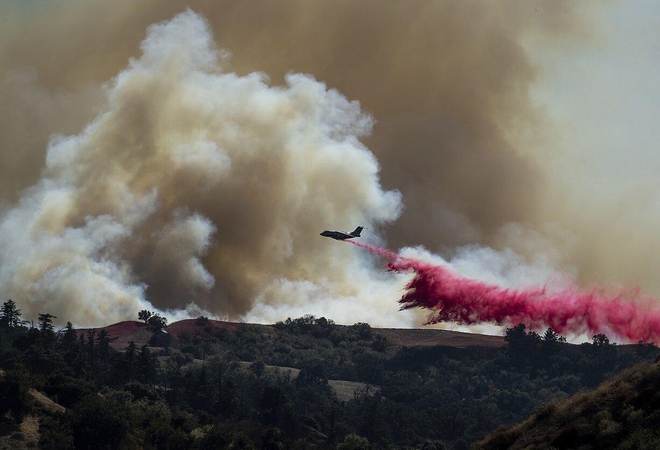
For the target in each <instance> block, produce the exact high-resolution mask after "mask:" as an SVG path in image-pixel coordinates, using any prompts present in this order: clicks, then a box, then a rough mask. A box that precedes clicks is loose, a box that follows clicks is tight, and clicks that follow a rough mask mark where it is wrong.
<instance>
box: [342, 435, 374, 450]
mask: <svg viewBox="0 0 660 450" xmlns="http://www.w3.org/2000/svg"><path fill="white" fill-rule="evenodd" d="M371 448H372V447H371V445H370V444H369V440H367V438H365V437H362V436H358V435H357V434H349V435H348V436H346V439H344V442H342V443H341V444H339V445H338V446H337V450H371Z"/></svg>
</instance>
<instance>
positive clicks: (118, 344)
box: [79, 319, 504, 349]
mask: <svg viewBox="0 0 660 450" xmlns="http://www.w3.org/2000/svg"><path fill="white" fill-rule="evenodd" d="M204 326H210V327H213V328H214V329H226V330H230V331H239V330H242V329H249V328H251V329H253V330H255V331H259V332H261V333H263V332H265V333H276V332H277V330H276V329H275V328H274V327H273V326H272V325H261V324H253V323H240V322H224V321H219V320H208V321H207V322H206V323H205V325H204ZM101 329H105V330H106V331H107V332H108V334H109V335H110V338H117V339H116V340H115V341H113V342H112V346H113V347H115V348H117V349H124V348H126V346H127V345H128V343H129V342H130V341H134V342H135V344H136V345H137V346H142V345H144V344H146V343H147V342H149V339H150V338H151V336H152V333H151V332H150V331H149V330H148V328H147V325H146V324H144V323H142V322H136V321H125V322H119V323H116V324H113V325H108V326H106V327H102V328H97V329H96V332H97V333H98V331H100V330H101ZM199 330H200V326H199V325H197V324H196V319H186V320H180V321H178V322H174V323H172V324H170V325H169V326H168V327H167V332H168V333H169V334H171V335H172V336H173V337H174V338H177V337H179V336H180V335H182V334H190V335H194V334H195V333H197V331H199ZM373 330H374V332H376V333H378V334H382V335H383V336H385V337H386V338H387V344H388V346H392V347H433V346H445V347H454V348H467V347H489V348H497V347H501V346H503V345H504V338H503V337H502V336H488V335H484V334H472V333H462V332H459V331H447V330H438V329H432V328H416V329H404V328H374V329H373ZM87 331H88V329H82V330H79V332H87Z"/></svg>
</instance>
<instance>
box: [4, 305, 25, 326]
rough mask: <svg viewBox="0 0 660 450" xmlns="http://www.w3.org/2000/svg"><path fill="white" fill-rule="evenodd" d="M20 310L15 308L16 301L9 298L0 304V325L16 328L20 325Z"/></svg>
mask: <svg viewBox="0 0 660 450" xmlns="http://www.w3.org/2000/svg"><path fill="white" fill-rule="evenodd" d="M22 323H23V322H22V321H21V310H20V309H18V308H16V303H15V302H14V301H13V300H12V299H9V300H7V301H6V302H4V303H3V304H2V308H1V309H0V327H2V328H16V327H19V326H21V324H22Z"/></svg>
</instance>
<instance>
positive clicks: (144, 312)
mask: <svg viewBox="0 0 660 450" xmlns="http://www.w3.org/2000/svg"><path fill="white" fill-rule="evenodd" d="M153 314H154V313H152V312H151V311H147V310H146V309H143V310H142V311H140V312H139V313H138V319H140V320H142V321H143V322H144V323H149V319H150V318H151V316H153Z"/></svg>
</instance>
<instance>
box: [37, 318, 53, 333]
mask: <svg viewBox="0 0 660 450" xmlns="http://www.w3.org/2000/svg"><path fill="white" fill-rule="evenodd" d="M53 319H57V316H54V315H52V314H50V313H46V314H39V329H40V330H41V331H45V332H46V333H53V332H54V331H55V329H54V328H53Z"/></svg>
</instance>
